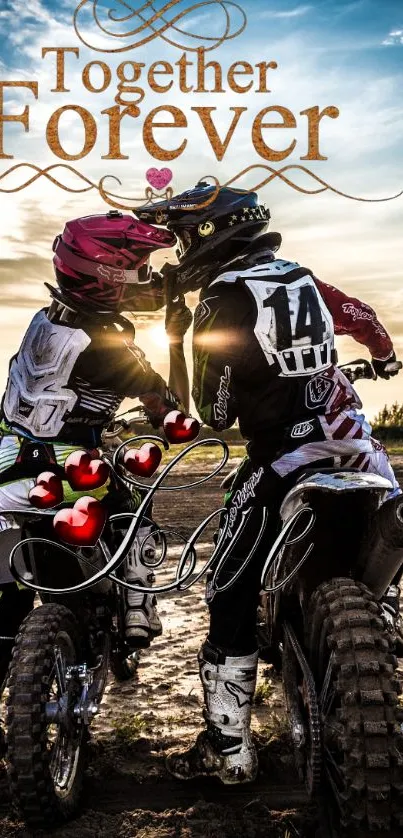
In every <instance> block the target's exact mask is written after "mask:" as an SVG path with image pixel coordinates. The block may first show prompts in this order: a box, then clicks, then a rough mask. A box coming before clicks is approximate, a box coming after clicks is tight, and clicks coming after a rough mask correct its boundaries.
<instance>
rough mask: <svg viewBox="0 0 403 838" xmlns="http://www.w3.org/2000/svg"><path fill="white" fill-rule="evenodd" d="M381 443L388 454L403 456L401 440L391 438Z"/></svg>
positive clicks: (402, 441) (402, 442)
mask: <svg viewBox="0 0 403 838" xmlns="http://www.w3.org/2000/svg"><path fill="white" fill-rule="evenodd" d="M383 444H384V446H385V448H386V450H387V452H388V454H397V455H398V456H400V457H403V440H401V439H391V440H389V441H388V442H384V443H383Z"/></svg>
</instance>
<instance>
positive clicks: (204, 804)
mask: <svg viewBox="0 0 403 838" xmlns="http://www.w3.org/2000/svg"><path fill="white" fill-rule="evenodd" d="M394 460H395V466H396V467H397V470H398V472H400V475H399V476H400V477H403V458H394ZM207 468H208V466H207V465H206V464H205V463H200V464H199V463H197V464H196V465H193V466H192V468H191V469H190V470H189V469H186V477H188V475H189V473H190V474H191V479H192V480H195V479H197V478H198V477H199V476H200V477H201V476H202V475H203V474H205V473H206V470H207ZM228 471H229V467H228V466H227V467H226V469H225V471H224V474H225V473H227V472H228ZM182 476H183V474H182ZM221 478H222V475H221V476H220V477H219V478H214V479H213V480H212V481H210V482H208V483H207V484H205V485H203V486H199V487H198V488H196V489H193V490H191V491H189V492H186V493H185V492H181V493H161V494H160V495H159V497H158V498H157V501H156V504H155V511H154V517H155V519H156V521H158V523H159V524H160V525H161V526H164V525H165V526H166V525H169V527H172V528H174V529H176V530H177V531H178V532H180V533H182V534H183V535H186V534H188V533H189V532H191V531H192V530H193V528H194V527H195V526H196V525H197V524H198V523H200V522H201V521H202V520H203V518H204V517H205V516H206V515H207V514H208V513H209V512H212V511H213V510H214V509H218V508H219V507H220V506H221V501H222V490H221V489H220V480H221ZM213 531H214V524H213V525H212V526H211V527H210V529H209V531H207V532H206V533H205V534H204V535H203V536H202V539H201V542H202V544H201V549H200V551H199V552H200V561H201V562H202V561H203V559H204V561H205V560H206V559H207V558H208V556H209V551H211V547H210V545H211V536H212V533H213ZM177 543H178V542H177ZM174 555H175V553H174ZM178 555H179V549H177V550H176V556H178ZM175 568H176V565H175V558H173V559H172V560H171V561H170V562H168V564H167V567H166V568H165V569H164V570H162V571H161V573H160V575H159V577H158V582H160V583H162V582H164V581H166V580H167V579H172V578H173V574H174V572H175ZM159 613H160V615H161V619H162V622H163V626H164V632H163V635H162V637H161V638H158V639H157V640H156V641H154V643H153V644H152V646H151V648H150V649H149V650H147V651H146V652H143V653H142V656H141V664H140V667H139V669H138V672H137V674H136V676H135V677H134V678H133V680H132V681H130V682H127V683H125V684H118V683H116V682H115V680H114V679H113V677H111V678H110V681H109V684H108V687H107V690H106V695H105V699H104V703H103V707H102V710H101V713H100V715H99V716H98V718H97V719H96V722H95V724H94V725H93V728H92V743H91V762H90V766H89V769H88V776H87V784H86V789H85V794H84V798H83V805H82V810H81V813H80V814H79V816H78V818H76V820H75V821H74V822H72V823H70V824H68V825H66V826H64V827H63V828H58V829H55V830H54V831H52V833H51V834H52V836H54V837H55V838H111V837H112V836H113V838H241V836H242V838H272V837H273V838H275V836H276V838H280V836H281V838H302V836H304V838H313V836H315V834H316V832H317V820H316V818H317V812H316V810H315V808H313V807H310V806H309V805H308V801H307V800H306V798H305V794H304V790H303V788H302V787H301V785H300V782H299V779H298V776H297V773H296V771H295V767H294V757H293V753H292V748H291V744H290V740H289V734H288V729H287V722H286V718H285V711H284V704H283V697H282V689H281V683H280V682H279V680H278V679H277V678H276V677H274V675H273V672H272V671H271V669H270V668H268V667H267V666H266V665H264V664H260V668H259V680H258V685H259V686H258V701H259V703H258V704H256V705H255V706H254V709H253V722H252V727H253V730H254V732H255V737H256V742H257V745H258V749H259V754H260V774H259V777H258V780H257V782H256V783H255V784H253V785H251V786H245V787H238V788H232V789H231V788H224V787H222V786H221V785H220V784H219V783H217V784H216V783H215V782H214V781H209V782H207V781H206V782H200V781H192V782H191V783H187V784H186V783H179V782H177V781H175V780H173V779H172V778H170V777H169V775H168V774H167V772H166V770H165V768H164V758H165V755H166V754H167V752H169V751H170V750H171V749H174V748H176V747H183V746H188V745H189V744H190V743H191V742H192V741H193V739H194V737H195V735H196V734H197V733H198V731H199V730H200V729H201V727H202V706H203V703H202V691H201V688H200V683H199V678H198V668H197V659H196V656H197V651H198V649H199V647H200V645H201V643H202V641H203V639H204V638H205V635H206V632H207V625H208V619H207V609H206V606H205V604H204V591H203V583H202V582H200V583H198V584H197V585H196V586H195V587H193V588H192V589H191V590H190V591H188V592H186V593H182V594H180V595H179V594H178V593H177V592H174V593H169V594H165V595H161V596H160V597H159ZM0 791H1V800H0V836H1V838H28V836H30V835H31V834H32V833H30V832H28V831H27V830H26V829H25V828H24V826H23V824H21V823H20V822H19V821H18V819H16V817H15V816H14V815H13V813H12V810H11V805H10V801H9V799H8V796H7V787H6V781H5V776H4V770H3V773H2V775H0ZM40 834H41V833H36V835H38V836H39V835H40ZM42 834H43V833H42ZM323 838H325V836H323Z"/></svg>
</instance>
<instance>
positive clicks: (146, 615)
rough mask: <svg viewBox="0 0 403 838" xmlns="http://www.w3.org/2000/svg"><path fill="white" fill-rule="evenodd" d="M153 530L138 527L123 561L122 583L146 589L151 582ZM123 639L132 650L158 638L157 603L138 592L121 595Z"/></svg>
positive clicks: (153, 597)
mask: <svg viewBox="0 0 403 838" xmlns="http://www.w3.org/2000/svg"><path fill="white" fill-rule="evenodd" d="M152 533H153V527H140V529H139V531H138V533H137V538H136V540H135V542H134V544H133V547H132V549H131V551H130V553H129V555H128V557H127V559H126V562H125V566H124V578H125V580H126V582H131V583H132V584H134V585H141V586H142V587H147V588H150V587H151V585H152V583H153V582H154V579H155V577H154V573H153V570H152V568H151V567H147V566H146V565H145V564H144V561H146V562H147V563H148V564H152V561H153V559H154V557H155V551H156V538H155V535H153V534H152ZM125 604H126V611H125V636H126V640H127V642H128V643H129V645H130V646H131V647H132V648H146V647H147V646H149V645H150V642H151V640H153V638H154V637H158V636H159V635H160V634H162V624H161V620H160V618H159V616H158V613H157V607H156V606H157V599H156V597H155V596H153V595H152V594H143V593H141V591H139V592H136V591H128V590H126V591H125Z"/></svg>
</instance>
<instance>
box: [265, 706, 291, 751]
mask: <svg viewBox="0 0 403 838" xmlns="http://www.w3.org/2000/svg"><path fill="white" fill-rule="evenodd" d="M259 736H260V737H262V739H263V740H264V741H265V742H266V744H269V742H273V740H275V739H289V738H290V726H289V724H288V719H287V716H286V715H284V716H279V715H278V714H277V713H272V714H271V715H270V717H269V719H268V721H267V723H266V724H265V725H264V726H263V727H261V728H260V730H259Z"/></svg>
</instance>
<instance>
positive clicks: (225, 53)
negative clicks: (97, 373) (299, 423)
mask: <svg viewBox="0 0 403 838" xmlns="http://www.w3.org/2000/svg"><path fill="white" fill-rule="evenodd" d="M240 2H241V6H242V7H243V9H244V10H245V12H246V14H247V16H248V25H247V28H246V30H245V32H244V33H243V34H242V35H240V36H239V37H238V38H236V39H234V40H230V41H228V42H227V43H226V44H224V45H222V46H221V47H220V48H219V49H218V50H215V51H212V52H211V53H210V54H209V60H215V61H219V62H220V63H221V64H222V66H223V70H224V71H225V70H226V68H228V67H229V65H230V64H231V63H232V62H234V61H240V60H243V61H248V62H250V63H251V64H252V65H255V64H257V63H258V62H262V61H267V62H269V61H276V62H277V64H278V69H277V70H275V71H272V75H271V76H270V81H271V84H270V86H271V90H272V92H271V93H268V94H261V93H260V94H259V93H256V92H254V91H251V92H250V93H246V94H243V95H237V94H236V93H234V92H231V91H230V90H229V91H228V92H226V93H225V94H212V93H206V94H196V93H190V94H184V93H181V92H180V91H179V90H178V88H177V75H175V77H174V80H175V84H174V87H173V88H172V90H171V91H169V92H168V93H165V94H156V93H153V92H152V91H149V88H148V86H147V75H146V73H147V67H148V66H149V65H150V64H151V63H152V62H153V61H157V60H158V61H162V60H164V61H169V62H170V63H171V64H173V65H174V64H175V62H176V61H178V59H179V58H180V56H181V54H182V53H183V49H181V50H179V49H178V48H176V47H174V46H170V45H168V44H166V43H164V42H163V41H161V39H156V40H153V41H151V42H150V43H149V44H148V45H147V46H146V47H142V48H138V49H132V50H131V51H129V52H123V53H121V54H118V55H112V54H111V53H102V52H94V51H91V50H90V49H88V48H86V47H84V46H83V44H82V43H81V42H80V41H79V39H78V38H77V36H76V34H75V32H74V29H73V25H72V16H73V12H74V9H75V7H76V5H77V0H29V2H28V3H27V2H26V0H0V43H1V47H0V80H3V81H6V80H15V81H22V80H25V81H28V80H31V81H33V80H36V81H38V82H39V99H38V101H35V100H34V97H33V96H32V94H31V93H30V92H29V91H27V90H22V91H21V90H18V89H15V88H14V89H12V90H8V91H6V92H5V95H4V100H5V112H6V113H13V112H14V113H20V112H21V111H22V109H23V107H25V105H29V109H30V111H29V117H30V132H29V133H25V132H24V130H23V127H22V125H21V124H15V125H10V124H6V125H5V127H4V147H5V150H6V152H7V153H8V154H12V155H13V156H14V159H12V160H5V159H3V160H0V177H1V175H2V173H4V172H6V170H7V169H9V168H10V167H11V166H12V165H13V164H15V163H21V162H30V163H36V164H37V165H40V166H45V165H49V164H52V163H58V162H59V163H60V162H62V161H60V160H59V159H58V158H57V157H56V156H55V155H54V154H52V152H51V151H50V150H49V148H48V147H47V144H46V138H45V130H46V124H47V122H48V119H49V117H50V116H51V114H52V113H53V112H54V111H55V110H56V109H57V108H60V107H61V106H63V105H68V104H76V105H81V106H82V107H84V108H87V110H89V111H90V112H91V113H93V115H94V118H95V119H96V122H97V126H98V140H97V143H96V145H95V148H94V150H93V151H92V152H91V153H90V154H89V155H88V156H87V157H85V158H84V159H82V160H78V161H75V162H72V165H73V166H74V167H75V168H76V169H78V170H79V171H80V172H82V173H83V174H85V175H86V176H87V177H88V178H91V179H92V180H93V181H96V182H97V181H98V180H99V178H100V177H102V176H103V175H107V174H111V175H114V176H115V177H119V178H120V180H121V182H122V186H121V187H119V186H118V184H116V183H113V182H111V186H110V188H111V189H112V191H115V192H119V193H120V194H122V195H126V196H131V195H132V196H141V195H143V194H144V190H145V186H146V185H147V184H146V180H145V172H146V170H147V169H148V168H149V167H150V166H156V167H157V168H159V167H161V166H166V165H168V166H170V167H171V168H172V170H173V173H174V180H173V186H174V188H175V190H177V191H179V190H182V189H184V188H186V187H188V186H190V185H192V184H194V183H196V181H197V180H198V179H199V178H201V177H202V176H205V175H215V176H216V177H218V178H219V179H220V181H221V182H224V181H225V180H226V179H228V178H230V177H232V176H233V175H235V174H237V173H238V172H239V171H240V170H241V169H243V168H244V167H246V166H249V165H252V164H263V163H264V162H265V161H264V160H263V159H262V158H261V157H259V155H258V154H257V152H256V151H255V149H254V147H253V145H252V141H251V126H252V123H253V120H254V118H255V116H256V114H257V113H258V112H259V111H261V110H262V109H263V108H265V107H269V106H270V105H281V106H283V107H287V108H289V109H290V110H291V111H292V112H293V113H294V114H295V116H296V119H297V128H296V129H284V130H282V131H273V130H272V131H270V130H268V129H267V131H266V133H265V138H266V140H267V142H268V144H270V145H271V146H272V147H273V148H277V149H281V148H285V147H286V146H287V145H288V144H289V143H290V142H291V141H292V139H293V138H295V139H296V140H297V144H296V148H295V150H294V152H293V153H292V155H290V157H288V158H287V160H286V161H285V164H296V165H298V164H299V165H306V166H308V167H309V168H310V170H311V171H313V172H315V173H316V174H317V175H319V176H320V177H321V178H322V179H324V180H325V181H326V182H328V183H330V184H331V185H332V186H334V187H335V188H337V189H339V190H341V191H343V192H346V193H349V194H351V195H355V196H359V197H366V198H380V197H388V196H391V195H394V194H396V193H397V192H399V191H400V190H401V189H403V171H402V161H403V98H402V89H403V61H402V59H403V3H402V0H382V3H380V2H379V0H312V2H309V0H307V2H304V3H298V2H295V0H294V2H293V0H276V2H275V0H264V2H260V0H243V2H242V0H240ZM100 5H101V7H102V5H103V6H104V8H106V9H107V8H108V7H109V8H115V9H117V8H119V6H120V0H109V3H108V2H107V0H102V3H101V4H100ZM140 5H142V4H140V3H139V2H135V0H131V6H132V8H139V6H140ZM191 5H192V3H191V2H188V0H183V2H181V3H179V6H178V8H179V9H180V10H182V9H184V8H186V7H187V8H188V7H189V6H191ZM154 6H155V8H157V9H160V8H161V7H162V3H161V2H158V0H156V2H155V3H154ZM88 8H90V4H89V6H88ZM126 11H127V7H126ZM120 14H122V12H120ZM215 14H216V13H215V12H213V10H212V7H207V11H206V10H204V13H203V10H202V9H198V10H197V12H195V13H194V14H193V15H192V16H188V17H186V18H185V20H184V22H183V24H182V28H184V29H185V30H186V31H188V32H192V31H195V32H198V33H199V34H204V33H205V34H206V35H212V34H216V32H217V31H218V28H219V26H220V25H221V26H222V18H221V19H220V11H219V9H218V10H217V17H216V18H215V17H214V15H215ZM82 26H83V31H85V33H86V34H87V35H88V37H89V38H92V41H91V42H92V43H95V45H100V46H101V47H102V46H104V47H106V48H110V46H111V43H110V39H108V38H106V36H105V37H104V36H99V34H97V32H96V25H95V22H94V21H93V20H92V17H91V16H90V13H89V11H88V12H85V13H84V15H83V18H82ZM112 41H114V42H115V41H116V39H112ZM189 43H191V41H189ZM55 46H64V47H79V48H80V57H79V60H77V59H76V58H74V57H70V58H69V59H68V61H67V63H66V86H67V87H69V88H70V92H69V93H59V94H56V93H51V92H50V90H51V88H52V87H54V86H55V59H54V56H47V58H46V59H44V60H43V59H42V57H41V52H42V47H55ZM112 46H116V44H115V43H113V44H112ZM95 60H97V61H99V60H103V61H105V62H107V64H108V65H109V66H110V68H111V70H112V81H111V84H110V87H109V88H108V89H107V90H105V92H103V93H90V92H88V91H86V90H85V89H84V87H83V84H82V79H81V74H82V70H83V68H84V66H85V65H86V64H87V63H88V62H89V61H95ZM188 60H189V61H194V60H195V57H194V54H192V53H190V52H189V53H188ZM122 61H137V62H144V63H145V64H146V65H147V66H146V68H145V70H144V72H143V75H144V78H142V79H141V80H140V82H138V84H139V86H140V87H141V86H142V85H143V82H144V88H145V91H146V95H145V98H144V100H143V102H142V103H141V105H140V107H141V115H140V116H139V117H138V118H137V119H130V118H129V119H127V120H126V122H125V123H124V125H123V127H122V151H123V152H124V153H125V154H127V155H129V159H128V160H122V161H115V160H114V161H111V160H102V159H101V157H102V155H106V154H107V153H108V140H107V130H106V126H107V121H106V118H105V117H102V116H101V115H100V114H101V111H102V110H103V109H105V108H110V107H111V106H112V105H113V104H114V97H115V95H116V85H117V79H116V72H115V68H116V67H117V65H118V64H119V63H120V62H122ZM192 72H193V75H192ZM206 78H208V76H206ZM94 79H96V75H95V74H94ZM224 79H225V72H224ZM189 80H190V83H193V82H194V81H195V75H194V68H193V69H192V71H190V70H189ZM164 104H170V105H173V104H174V105H176V106H177V107H179V108H181V109H182V110H183V112H184V113H185V114H186V116H187V118H188V127H187V128H186V129H177V130H176V131H173V130H172V129H169V130H164V129H159V133H158V134H156V137H158V139H159V140H160V142H161V144H162V145H164V143H165V145H166V147H167V148H174V147H176V146H177V145H179V144H180V143H181V141H182V139H183V138H186V139H187V140H188V144H187V147H186V150H185V151H184V153H183V154H182V155H181V156H180V157H179V158H178V159H177V160H174V161H173V162H172V163H164V162H160V161H158V160H155V159H153V158H152V157H151V156H150V154H148V152H147V151H146V150H145V148H144V146H143V141H142V124H143V120H144V118H145V117H146V116H147V114H148V113H149V111H151V110H152V109H153V108H155V107H157V106H161V105H164ZM206 105H208V106H214V107H217V109H218V110H217V111H216V113H215V116H214V119H215V123H216V127H217V130H218V133H219V135H220V136H221V137H224V136H225V134H226V132H227V131H228V128H229V126H230V123H231V120H232V116H233V114H232V112H231V111H230V110H229V109H230V108H231V107H247V108H248V112H247V113H245V114H243V116H242V118H241V119H240V122H239V125H238V127H237V129H236V132H235V134H234V137H233V139H232V141H231V143H230V146H229V149H228V151H227V154H226V155H225V157H224V159H223V160H222V162H218V161H217V160H216V158H215V156H214V153H213V151H212V148H211V145H210V143H209V141H208V138H207V137H206V135H205V133H204V132H203V130H202V129H201V125H200V121H199V120H198V118H197V115H195V114H194V113H192V111H191V108H192V107H194V106H199V107H200V106H206ZM314 105H318V106H319V107H320V108H321V109H322V108H325V107H326V106H329V105H333V106H336V107H337V108H339V110H340V116H339V118H338V119H325V120H323V122H322V123H321V129H320V149H321V153H322V154H323V155H325V156H326V157H327V158H328V159H327V160H326V161H320V162H319V161H318V162H308V163H307V162H306V161H305V162H304V161H301V160H300V158H301V157H302V156H304V155H305V154H306V151H307V120H306V117H301V116H300V112H301V111H303V110H305V109H306V108H310V107H313V106H314ZM63 120H64V121H63V123H61V124H62V129H61V134H60V136H61V140H62V142H63V145H64V147H65V149H66V151H68V152H69V153H72V154H73V153H77V149H78V150H79V149H80V148H81V147H82V144H83V131H82V127H81V125H80V123H79V122H78V121H77V120H76V118H75V117H74V116H72V115H71V114H70V115H66V116H65V117H64V118H63ZM273 165H274V167H275V168H280V166H281V164H273ZM27 176H28V175H27V174H24V173H22V172H18V173H16V174H15V175H13V176H10V177H8V179H7V180H6V179H3V180H2V181H0V188H11V187H16V186H18V185H20V184H21V183H22V182H24V181H25V180H26V178H27ZM60 177H61V178H62V179H63V182H64V183H66V184H69V185H70V186H72V187H73V186H76V187H77V185H78V184H77V181H76V180H74V179H73V178H72V177H71V176H70V175H66V174H60ZM289 177H290V179H291V180H293V179H294V178H295V180H296V182H297V183H298V184H299V185H300V186H303V187H305V188H312V185H313V182H312V181H310V180H309V178H308V175H304V174H303V173H298V174H294V175H293V173H292V172H289ZM248 178H249V179H246V180H244V181H243V182H242V183H240V184H239V185H243V186H247V187H252V186H253V185H254V184H256V183H257V182H258V181H259V180H261V179H263V173H259V172H258V173H257V174H256V173H251V175H249V176H248ZM260 198H261V200H262V201H263V202H265V203H266V204H267V205H268V206H269V207H270V209H271V213H272V229H276V230H279V231H280V232H281V233H282V234H283V239H284V244H283V248H282V251H281V254H282V255H283V256H284V257H285V258H287V259H290V260H295V261H297V262H299V263H300V264H302V265H306V266H307V267H310V268H311V269H312V270H313V271H314V272H315V274H316V275H317V276H319V277H320V278H321V279H323V280H324V281H326V282H330V283H334V284H336V285H338V286H339V287H341V288H342V289H343V290H344V291H346V292H347V293H350V294H352V295H355V296H357V297H359V298H361V299H362V300H364V301H365V302H367V303H369V304H370V305H372V306H374V307H375V308H376V310H377V312H378V314H379V317H380V319H381V320H382V321H383V322H384V324H385V326H386V327H387V328H388V330H389V331H390V333H391V335H392V337H393V339H394V341H395V344H396V351H397V353H398V355H400V357H402V358H403V283H402V271H403V268H402V266H403V235H402V232H403V224H402V221H403V197H401V198H398V199H396V200H393V201H390V202H385V203H362V202H355V201H350V200H347V199H345V198H342V197H339V196H337V195H334V194H331V193H329V192H327V193H324V194H322V195H303V194H300V193H298V192H296V191H294V190H293V189H291V188H290V187H289V186H287V185H285V184H283V183H281V182H280V181H279V180H278V179H277V180H275V181H274V182H272V183H271V184H270V185H269V186H266V187H265V188H263V189H262V190H261V192H260ZM103 211H105V204H103V202H102V200H101V198H100V197H99V195H98V194H97V193H96V192H95V191H93V192H88V193H86V194H84V195H73V194H69V193H66V192H63V191H61V190H60V189H58V188H57V187H55V186H53V185H52V184H49V183H47V182H46V181H45V180H44V179H43V178H42V179H41V180H39V181H37V182H36V183H35V184H34V185H32V186H30V187H28V188H26V189H23V190H21V191H20V192H17V193H13V194H1V193H0V219H1V253H0V293H1V302H2V305H1V310H0V384H1V389H2V386H3V384H4V383H5V378H6V371H7V363H8V359H9V357H10V356H11V355H12V353H13V352H15V351H16V349H17V348H18V345H19V343H20V340H21V338H22V335H23V332H24V330H25V328H26V327H27V325H28V323H29V321H30V318H31V316H32V314H33V313H34V311H35V310H36V309H37V308H39V307H41V306H42V305H44V304H46V291H45V288H44V286H43V281H44V280H47V281H51V279H52V261H51V247H52V242H53V239H54V237H55V235H57V234H58V233H59V232H60V231H61V229H62V227H63V223H64V221H65V220H67V219H69V218H73V217H75V216H79V215H85V214H90V213H97V212H103ZM160 322H161V318H158V317H157V318H153V319H152V323H151V324H148V323H146V322H141V323H140V324H139V328H138V342H139V344H140V345H141V347H142V348H143V349H144V350H145V351H146V353H147V355H148V357H149V358H150V360H151V361H152V362H153V363H154V364H155V366H156V368H157V369H158V370H159V371H160V372H162V373H163V374H167V369H166V360H165V359H166V350H165V349H164V347H163V346H161V345H158V341H159V339H160V335H159V332H158V330H157V332H156V331H155V329H156V326H158V324H159V323H160ZM339 349H340V354H341V355H342V357H343V359H345V360H349V359H352V358H353V357H359V356H360V355H368V353H366V350H362V348H361V347H360V346H358V345H357V344H354V343H353V341H351V340H347V339H343V341H341V342H340V343H339ZM402 382H403V376H401V377H400V378H398V379H394V380H393V381H391V382H381V383H377V384H373V383H367V384H364V385H363V386H361V387H360V388H359V390H360V393H361V396H362V397H363V399H364V401H365V408H366V412H367V414H368V416H369V417H372V416H373V415H374V414H375V413H376V412H377V410H378V409H379V408H380V407H382V406H383V404H384V403H385V402H388V403H391V402H392V401H393V400H395V399H397V400H398V401H400V402H402V401H403V398H402V390H403V388H402Z"/></svg>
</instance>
